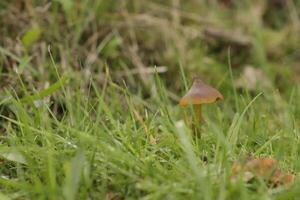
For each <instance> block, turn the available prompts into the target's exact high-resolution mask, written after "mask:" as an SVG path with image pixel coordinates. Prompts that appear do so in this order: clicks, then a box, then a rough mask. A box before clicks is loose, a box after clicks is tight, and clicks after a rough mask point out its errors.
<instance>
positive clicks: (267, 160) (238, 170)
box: [231, 157, 295, 187]
mask: <svg viewBox="0 0 300 200" xmlns="http://www.w3.org/2000/svg"><path fill="white" fill-rule="evenodd" d="M239 176H242V178H243V180H244V181H245V182H249V181H250V180H252V179H254V178H262V179H263V180H265V181H266V182H267V183H269V185H270V186H272V187H277V186H279V185H288V184H290V183H292V182H293V181H294V179H295V176H294V175H293V174H291V173H285V172H282V170H281V169H280V168H279V166H278V164H277V161H276V160H275V159H274V158H271V157H261V158H251V157H250V159H248V160H247V161H246V162H244V163H241V162H235V163H234V164H233V165H232V168H231V180H232V181H236V180H237V178H238V177H239Z"/></svg>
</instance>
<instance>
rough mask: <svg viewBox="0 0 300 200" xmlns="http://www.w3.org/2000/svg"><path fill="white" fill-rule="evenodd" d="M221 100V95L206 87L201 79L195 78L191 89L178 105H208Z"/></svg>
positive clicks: (215, 90)
mask: <svg viewBox="0 0 300 200" xmlns="http://www.w3.org/2000/svg"><path fill="white" fill-rule="evenodd" d="M223 98H224V97H223V95H222V94H221V93H220V92H219V91H218V90H217V89H215V88H213V87H211V86H209V85H206V84H205V83H203V81H202V80H201V79H199V78H195V79H194V82H193V85H192V87H191V89H190V90H189V91H188V92H187V93H186V95H184V96H183V97H182V98H181V99H180V101H179V104H180V105H181V106H186V105H188V104H193V105H197V104H209V103H214V102H216V101H218V100H220V99H223Z"/></svg>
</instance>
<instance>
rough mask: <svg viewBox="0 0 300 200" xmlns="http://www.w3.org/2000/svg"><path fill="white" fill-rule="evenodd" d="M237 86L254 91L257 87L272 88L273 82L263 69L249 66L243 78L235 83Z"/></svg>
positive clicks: (245, 68)
mask: <svg viewBox="0 0 300 200" xmlns="http://www.w3.org/2000/svg"><path fill="white" fill-rule="evenodd" d="M235 86H236V87H237V88H244V89H247V90H250V91H254V90H256V89H257V87H261V88H264V89H267V88H271V82H270V81H269V79H268V78H267V75H266V74H265V73H264V72H263V71H262V70H261V69H258V68H254V67H253V66H250V65H249V66H245V67H244V70H243V72H242V74H241V76H240V77H239V79H237V80H236V81H235Z"/></svg>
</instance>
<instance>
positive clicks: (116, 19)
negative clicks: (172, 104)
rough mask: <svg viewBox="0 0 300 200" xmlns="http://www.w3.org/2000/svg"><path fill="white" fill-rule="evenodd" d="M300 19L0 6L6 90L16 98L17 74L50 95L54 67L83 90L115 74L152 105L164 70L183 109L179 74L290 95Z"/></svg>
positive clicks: (273, 14) (223, 9)
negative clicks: (156, 83) (155, 83)
mask: <svg viewBox="0 0 300 200" xmlns="http://www.w3.org/2000/svg"><path fill="white" fill-rule="evenodd" d="M299 12H300V2H299V1H296V0H254V1H253V0H245V1H234V0H206V1H205V0H190V1H183V0H164V1H161V0H53V1H50V0H1V2H0V31H1V32H0V34H1V35H0V36H1V37H0V80H1V89H3V88H14V89H15V90H16V91H17V92H18V90H19V88H20V83H19V82H18V76H16V72H17V74H19V75H20V77H21V79H22V80H23V81H24V83H25V84H26V85H27V86H28V87H29V88H34V89H36V90H40V89H42V88H45V87H47V85H49V82H50V83H51V82H53V81H55V80H56V70H54V68H53V63H56V65H57V68H58V71H59V73H60V74H68V75H70V76H72V77H76V78H75V79H77V80H80V82H81V84H82V85H83V88H84V87H88V85H89V83H90V81H91V79H92V80H93V81H95V82H96V83H97V84H98V85H99V86H101V85H103V83H104V80H105V76H106V74H107V73H109V74H110V76H111V79H112V80H113V81H114V82H116V83H122V82H123V81H125V82H126V85H127V87H128V88H129V89H130V90H131V91H132V92H134V93H137V92H140V94H141V95H142V96H143V98H145V99H146V98H147V97H149V96H150V95H151V88H152V86H153V77H154V76H153V75H154V74H155V71H157V72H158V73H159V75H160V77H161V78H162V80H163V81H164V83H165V84H166V87H167V88H168V90H169V91H170V97H171V99H173V100H174V101H177V100H178V96H180V95H179V94H178V91H182V89H183V84H182V81H181V72H180V68H182V69H183V71H184V72H185V74H186V76H187V80H188V81H189V82H190V80H192V78H193V77H194V76H199V77H200V78H202V79H204V80H205V81H206V82H209V83H213V84H215V85H216V87H222V88H223V89H224V90H225V91H226V88H231V87H232V84H234V86H235V87H236V88H237V89H238V91H240V90H247V91H250V92H254V93H257V90H264V91H268V90H270V89H271V90H273V89H278V90H279V91H280V92H282V93H283V94H285V93H287V94H289V92H290V91H291V90H292V89H293V86H295V85H297V84H299V80H300V66H299V61H300V37H299V33H300V20H299ZM50 52H51V54H52V58H53V60H51V56H50ZM155 67H156V69H155ZM230 68H231V69H232V73H233V81H231V80H230V70H229V69H230ZM83 92H84V90H83ZM180 94H181V93H180Z"/></svg>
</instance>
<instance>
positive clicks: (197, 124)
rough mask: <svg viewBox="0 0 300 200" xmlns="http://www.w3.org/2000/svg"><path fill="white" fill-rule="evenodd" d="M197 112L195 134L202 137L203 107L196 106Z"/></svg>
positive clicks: (195, 110)
mask: <svg viewBox="0 0 300 200" xmlns="http://www.w3.org/2000/svg"><path fill="white" fill-rule="evenodd" d="M193 108H194V112H195V123H194V131H195V132H194V134H195V135H198V136H200V126H201V122H202V114H201V105H200V104H198V105H194V106H193Z"/></svg>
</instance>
